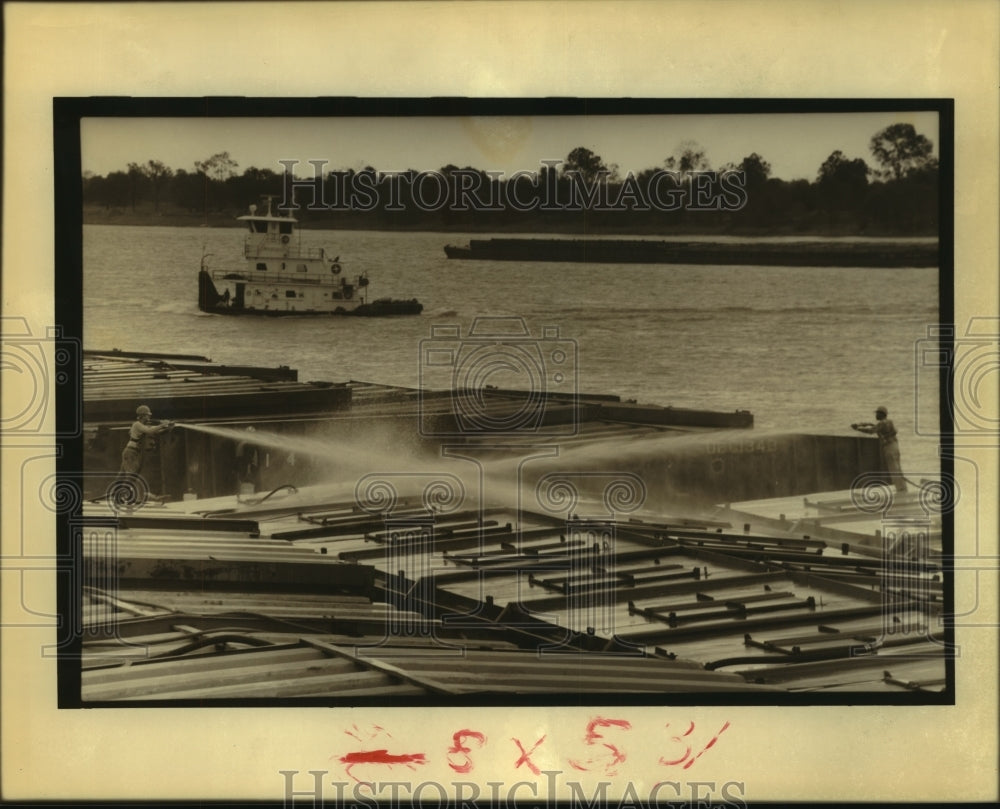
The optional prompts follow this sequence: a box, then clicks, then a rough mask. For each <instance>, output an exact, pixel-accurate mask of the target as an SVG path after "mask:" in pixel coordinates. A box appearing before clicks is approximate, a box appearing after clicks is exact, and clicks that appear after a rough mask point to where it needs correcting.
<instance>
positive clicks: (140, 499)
mask: <svg viewBox="0 0 1000 809" xmlns="http://www.w3.org/2000/svg"><path fill="white" fill-rule="evenodd" d="M173 428H174V423H173V422H172V421H161V422H158V423H154V422H153V411H152V410H150V409H149V407H148V406H146V405H144V404H143V405H139V406H138V407H137V408H136V410H135V421H134V422H133V423H132V426H131V427H129V431H128V442H127V443H126V444H125V447H124V449H122V463H121V467H120V468H119V470H118V477H117V478H116V479H115V481H114V483H112V484H111V486H110V487H109V490H108V491H109V497H110V498H111V499H112V501H113V502H112V504H113V505H114V506H116V507H122V506H124V507H136V506H140V505H142V504H143V503H144V502H145V501H146V500H148V499H153V500H162V499H163V496H162V495H157V494H153V493H151V492H150V491H149V485H148V482H147V481H146V479H145V478H144V477H143V476H142V469H143V462H144V460H145V456H146V455H147V454H148V453H150V452H151V451H152V450H153V442H154V441H155V438H156V436H158V435H161V434H162V433H165V432H168V431H170V430H172V429H173ZM161 482H162V481H161Z"/></svg>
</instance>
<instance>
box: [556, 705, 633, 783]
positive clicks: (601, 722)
mask: <svg viewBox="0 0 1000 809" xmlns="http://www.w3.org/2000/svg"><path fill="white" fill-rule="evenodd" d="M597 728H620V729H622V730H631V729H632V723H631V722H629V721H627V720H625V719H605V718H604V717H601V716H598V717H596V718H595V719H592V720H591V721H590V722H588V723H587V733H586V735H585V736H584V737H583V740H584V742H586V744H587V745H594V744H596V743H597V740H598V739H603V738H604V736H603V735H602V734H600V733H598V732H597ZM600 746H601V747H605V748H607V750H608V751H609V752H610V757H608V756H592V757H590V758H587V759H584V760H583V761H580V760H578V759H572V758H571V759H567V760H568V761H569V764H570V766H571V767H573V768H574V769H577V770H582V771H584V772H586V771H588V770H590V769H591V767H589V766H586V765H587V764H590V765H593V764H595V763H598V762H601V761H602V760H604V761H603V763H604V771H605V773H606V774H608V775H617V773H618V765H619V764H623V763H624V762H625V759H626V756H625V754H624V753H623V752H622V751H621V750H619V749H618V747H617V746H615V745H614V744H611V743H610V742H602V743H601V745H600ZM584 762H586V764H585V763H584Z"/></svg>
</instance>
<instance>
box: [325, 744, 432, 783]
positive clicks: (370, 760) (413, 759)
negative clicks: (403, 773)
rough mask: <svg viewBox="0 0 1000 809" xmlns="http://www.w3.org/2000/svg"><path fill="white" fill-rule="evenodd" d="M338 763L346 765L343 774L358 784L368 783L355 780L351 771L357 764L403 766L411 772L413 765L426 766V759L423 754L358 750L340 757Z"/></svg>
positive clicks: (358, 779)
mask: <svg viewBox="0 0 1000 809" xmlns="http://www.w3.org/2000/svg"><path fill="white" fill-rule="evenodd" d="M340 763H341V764H346V765H347V766H346V767H344V772H345V773H347V775H348V776H349V777H351V778H353V779H354V780H355V781H357V782H358V783H359V784H365V783H370V782H368V781H362V780H361V779H360V778H357V777H356V776H355V775H354V774H353V773H351V770H352V769H353V768H354V767H357V766H358V765H359V764H387V765H389V766H390V767H391V766H392V765H393V764H404V765H406V766H407V767H409V768H410V769H411V770H414V769H416V767H414V766H413V765H414V764H426V763H427V759H426V757H425V756H424V754H423V753H399V754H396V753H390V752H389V751H388V750H359V751H358V752H355V753H347V754H345V755H343V756H341V757H340Z"/></svg>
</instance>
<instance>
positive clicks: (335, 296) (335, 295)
mask: <svg viewBox="0 0 1000 809" xmlns="http://www.w3.org/2000/svg"><path fill="white" fill-rule="evenodd" d="M330 297H332V298H333V299H334V300H335V301H342V300H343V299H344V296H343V295H341V294H340V293H339V292H334V293H333V295H331V296H330Z"/></svg>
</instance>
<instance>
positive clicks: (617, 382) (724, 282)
mask: <svg viewBox="0 0 1000 809" xmlns="http://www.w3.org/2000/svg"><path fill="white" fill-rule="evenodd" d="M490 235H491V234H476V235H475V238H490ZM503 235H504V236H510V235H512V234H503ZM525 235H528V234H525ZM468 239H469V235H468V234H457V233H423V232H421V233H401V232H384V231H318V230H317V231H303V232H302V243H303V246H304V247H305V246H312V247H326V248H327V250H332V251H333V255H337V254H339V255H340V258H341V263H342V264H343V266H344V271H345V272H346V273H347V274H349V275H354V274H356V273H358V272H362V271H367V272H368V274H369V277H370V279H371V286H370V287H369V290H370V292H369V299H370V300H372V299H375V298H379V297H395V298H413V297H416V298H418V299H419V300H420V301H421V302H422V303H423V304H424V313H423V314H422V315H421V316H419V317H401V318H352V317H329V318H322V317H321V318H310V317H301V318H252V317H241V318H233V317H225V316H220V315H208V314H204V313H202V312H200V311H199V310H198V308H197V272H198V268H199V265H200V260H201V256H202V253H203V252H207V253H211V254H212V261H213V266H214V267H217V268H224V267H227V266H231V267H232V268H233V269H239V268H241V267H242V244H243V232H242V230H241V229H240V228H237V227H233V228H198V227H195V228H176V227H122V226H111V225H87V226H85V227H84V242H83V245H84V284H83V288H84V307H83V311H84V347H85V348H88V349H111V348H120V349H122V350H130V351H152V352H164V353H192V354H204V355H205V356H208V357H210V358H211V359H212V360H214V361H215V362H218V363H230V364H251V365H262V366H277V365H289V366H291V367H293V368H297V369H298V370H299V379H301V380H303V381H306V380H325V381H333V382H339V381H346V380H364V381H369V382H377V383H382V384H390V385H404V386H417V385H419V384H420V383H421V382H422V381H423V382H425V383H430V384H431V385H432V386H435V387H443V386H445V385H446V384H447V379H446V378H442V376H441V373H442V372H441V369H440V368H436V369H434V370H433V372H432V371H431V370H430V369H429V368H428V366H427V365H426V364H422V363H423V360H425V359H426V358H427V357H428V353H427V352H428V351H429V350H430V349H433V348H435V347H438V346H441V345H443V344H446V345H445V347H451V346H453V345H454V344H455V343H456V341H455V340H454V339H453V338H442V337H441V336H440V332H439V331H435V333H433V334H432V326H434V327H437V326H457V327H458V328H459V330H460V331H459V333H460V335H461V336H460V337H459V338H458V341H457V342H458V343H462V344H464V345H466V346H468V345H470V343H469V342H468V341H466V340H465V339H464V338H466V336H467V335H468V330H469V327H470V325H471V323H472V322H473V320H474V319H476V318H477V317H521V318H523V319H524V322H525V324H526V327H527V328H528V330H529V333H530V334H531V335H532V336H534V337H539V338H541V337H542V336H543V335H544V334H546V333H547V334H549V335H550V336H551V335H553V334H554V332H553V331H551V329H552V328H555V329H558V336H557V337H556V338H554V339H555V340H557V341H559V342H560V344H561V345H562V347H564V348H568V349H569V353H568V356H569V358H570V361H569V365H567V366H565V367H566V369H567V371H568V376H567V377H566V380H567V383H565V384H569V385H571V386H575V387H576V388H577V389H578V390H579V391H581V392H589V393H613V394H616V395H619V396H621V397H622V398H623V399H636V400H638V401H639V402H642V403H649V404H659V405H673V406H676V407H693V408H704V409H711V410H722V411H732V410H737V409H746V410H750V411H752V412H753V413H754V416H755V424H756V429H757V430H758V431H761V432H766V431H772V430H778V431H797V432H820V433H835V434H850V433H851V431H850V429H849V425H850V424H851V422H855V421H872V420H874V409H875V407H876V405H879V404H884V405H886V406H887V407H888V408H889V411H890V417H891V418H892V419H893V420H894V422H895V424H896V428H897V430H898V431H899V435H900V444H901V449H902V456H903V470H904V473H905V474H906V475H907V476H908V477H911V478H913V479H916V477H915V476H921V475H931V474H935V475H936V474H937V473H938V470H939V465H940V462H939V459H938V441H937V439H936V438H935V437H934V436H933V435H926V434H923V433H926V432H928V431H927V430H926V429H925V426H926V425H927V424H929V423H932V422H933V423H935V424H936V421H937V420H936V418H933V417H931V415H930V414H936V413H937V408H938V397H939V390H938V387H937V384H936V376H935V372H933V371H932V372H930V373H929V372H928V370H927V369H926V368H920V367H918V365H917V362H918V359H917V358H919V356H920V355H921V354H920V352H919V351H918V349H919V348H920V345H921V343H920V341H921V340H924V339H926V338H927V334H928V328H929V327H933V326H934V325H935V324H936V323H937V322H938V304H937V302H938V272H937V270H936V269H934V268H921V269H862V268H816V267H752V266H685V265H636V264H621V265H595V264H571V263H566V264H560V263H548V262H546V263H519V262H489V261H451V260H448V259H447V258H446V257H445V255H444V251H443V246H444V245H445V244H465V243H467V242H468ZM545 329H549V331H548V332H546V331H544V330H545ZM574 353H575V359H574ZM542 356H543V357H547V356H549V354H547V353H545V352H543V353H542ZM517 382H518V379H517V378H516V374H515V376H513V377H512V378H510V379H507V380H504V381H503V382H502V383H501V384H502V385H504V386H508V385H509V386H519V387H524V385H517ZM918 417H919V419H918ZM918 423H919V424H920V425H921V429H920V430H919V431H918V430H917V429H916V425H917V424H918Z"/></svg>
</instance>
